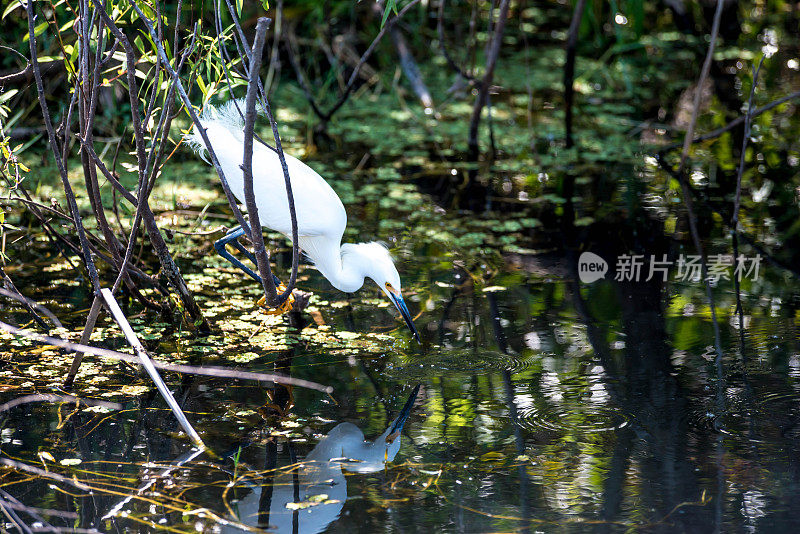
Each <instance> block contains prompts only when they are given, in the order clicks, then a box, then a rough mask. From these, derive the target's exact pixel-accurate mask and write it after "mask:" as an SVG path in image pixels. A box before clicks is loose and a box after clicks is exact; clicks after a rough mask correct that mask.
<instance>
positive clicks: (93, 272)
mask: <svg viewBox="0 0 800 534" xmlns="http://www.w3.org/2000/svg"><path fill="white" fill-rule="evenodd" d="M25 10H26V11H27V13H28V39H29V43H30V52H31V66H32V67H33V73H34V77H35V78H36V90H37V93H38V97H39V107H40V108H41V109H42V117H43V119H44V124H45V128H46V129H47V137H48V139H49V141H50V147H51V149H52V153H53V156H54V158H55V160H56V166H57V167H58V171H59V174H60V175H61V181H62V184H63V185H64V193H65V194H66V197H67V203H68V204H69V209H70V213H72V218H73V219H74V221H75V230H76V231H77V234H78V240H79V241H80V244H81V250H82V252H83V262H84V266H85V267H86V270H87V271H88V272H89V280H90V281H91V282H92V287H93V289H94V291H95V292H97V291H99V290H100V279H99V277H98V275H97V268H96V267H95V264H94V260H93V259H92V253H91V252H90V250H89V240H88V239H87V238H86V231H85V230H84V227H83V220H82V219H81V216H80V213H79V212H78V203H77V201H76V200H75V194H74V193H73V191H72V186H71V185H70V183H69V176H68V175H67V169H66V167H65V165H64V161H63V160H62V159H61V154H59V150H58V147H59V145H58V141H57V139H56V134H55V131H54V130H53V121H52V118H51V116H50V110H49V107H48V105H47V99H46V98H45V94H44V83H43V82H42V73H41V71H40V69H39V59H38V56H37V52H36V32H35V19H36V13H35V6H34V2H33V0H30V1H29V2H27V3H26V4H25ZM65 143H66V140H65Z"/></svg>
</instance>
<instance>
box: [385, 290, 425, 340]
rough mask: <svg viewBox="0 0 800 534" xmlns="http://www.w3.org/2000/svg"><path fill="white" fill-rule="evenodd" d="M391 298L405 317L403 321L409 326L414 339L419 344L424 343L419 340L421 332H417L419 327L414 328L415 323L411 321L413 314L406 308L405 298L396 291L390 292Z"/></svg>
mask: <svg viewBox="0 0 800 534" xmlns="http://www.w3.org/2000/svg"><path fill="white" fill-rule="evenodd" d="M389 297H390V298H391V299H392V302H394V305H395V306H397V309H398V311H400V315H402V316H403V320H404V321H405V322H406V325H408V328H409V329H410V330H411V332H412V333H413V334H414V339H416V340H417V343H422V341H420V339H419V332H417V327H416V326H414V321H412V320H411V313H409V311H408V308H407V307H406V303H405V301H404V300H403V296H402V295H400V294H399V293H397V294H396V293H394V291H389Z"/></svg>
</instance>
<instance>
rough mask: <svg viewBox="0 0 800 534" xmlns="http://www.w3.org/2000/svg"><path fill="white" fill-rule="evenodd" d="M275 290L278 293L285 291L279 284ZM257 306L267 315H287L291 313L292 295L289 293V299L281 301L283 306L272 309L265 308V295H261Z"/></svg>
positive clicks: (282, 285)
mask: <svg viewBox="0 0 800 534" xmlns="http://www.w3.org/2000/svg"><path fill="white" fill-rule="evenodd" d="M276 289H277V290H278V293H283V292H284V291H286V286H285V285H284V284H281V285H279V286H278V287H277V288H276ZM257 304H258V305H259V306H261V307H262V308H264V310H263V311H264V313H266V314H267V315H282V314H284V313H289V312H290V311H292V307H293V306H294V295H292V294H291V293H289V298H287V299H286V300H285V301H283V304H281V305H280V306H278V307H277V308H274V309H271V308H267V306H266V304H267V297H266V295H263V296H262V297H261V298H260V299H258V302H257Z"/></svg>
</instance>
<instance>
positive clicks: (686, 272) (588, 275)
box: [578, 252, 762, 285]
mask: <svg viewBox="0 0 800 534" xmlns="http://www.w3.org/2000/svg"><path fill="white" fill-rule="evenodd" d="M761 259H762V258H761V255H760V254H756V255H755V256H754V257H748V256H745V255H744V254H739V256H737V257H736V258H734V257H733V255H732V254H712V255H710V256H709V257H708V260H707V261H706V269H707V271H706V279H707V280H708V281H709V282H710V283H711V284H712V285H713V284H717V283H718V282H719V281H720V280H731V279H732V278H734V277H735V278H736V279H737V280H739V281H741V280H742V279H743V278H748V279H750V280H754V281H755V280H758V275H759V272H760V268H761ZM608 270H609V269H608V263H607V262H606V261H605V260H604V259H603V258H601V257H600V256H598V255H597V254H594V253H592V252H584V253H583V254H581V255H580V258H578V276H579V278H580V280H581V282H583V283H586V284H590V283H592V282H594V281H596V280H599V279H600V278H605V274H606V272H608ZM670 271H672V272H673V273H674V274H673V277H672V279H673V280H674V281H677V282H699V281H701V280H702V278H703V263H702V260H701V258H700V256H699V255H696V254H681V255H680V256H678V258H677V259H676V260H670V259H667V255H666V254H662V255H661V256H660V257H659V256H656V255H654V254H650V255H649V256H648V255H645V254H622V255H620V256H619V257H617V264H616V267H615V270H614V280H616V281H617V282H649V281H650V280H653V279H656V280H661V281H662V282H666V281H667V280H668V279H669V274H670Z"/></svg>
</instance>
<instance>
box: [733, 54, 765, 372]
mask: <svg viewBox="0 0 800 534" xmlns="http://www.w3.org/2000/svg"><path fill="white" fill-rule="evenodd" d="M764 57H765V56H764V55H762V56H761V59H760V60H759V62H758V66H756V67H754V68H753V85H752V86H751V87H750V96H749V98H748V99H747V112H746V113H745V117H744V135H743V136H742V150H741V154H740V157H739V168H738V169H737V172H736V196H735V198H734V201H733V216H732V217H731V245H732V248H733V261H734V264H735V265H738V263H737V262H738V261H739V207H740V205H741V199H742V175H743V174H744V166H745V160H746V155H747V142H748V141H749V139H750V127H751V124H752V120H753V118H752V116H751V115H750V114H751V113H752V111H753V101H754V100H755V95H756V86H757V85H758V74H759V72H761V65H762V64H763V63H764ZM733 288H734V291H735V292H736V314H737V315H738V317H739V352H740V356H741V358H742V361H744V360H745V351H744V348H745V339H744V308H743V306H742V288H741V284H740V283H739V276H738V274H737V271H736V270H734V276H733Z"/></svg>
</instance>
